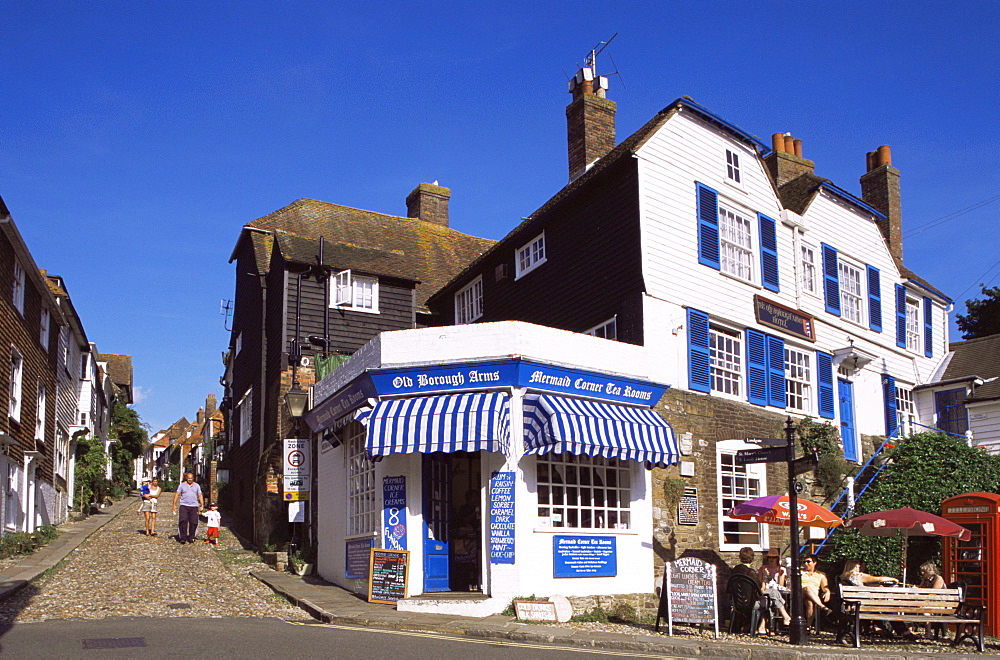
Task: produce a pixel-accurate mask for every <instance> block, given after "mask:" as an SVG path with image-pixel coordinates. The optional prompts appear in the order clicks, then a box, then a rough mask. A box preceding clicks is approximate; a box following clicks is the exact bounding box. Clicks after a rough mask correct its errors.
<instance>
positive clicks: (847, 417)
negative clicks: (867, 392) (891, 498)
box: [837, 378, 858, 462]
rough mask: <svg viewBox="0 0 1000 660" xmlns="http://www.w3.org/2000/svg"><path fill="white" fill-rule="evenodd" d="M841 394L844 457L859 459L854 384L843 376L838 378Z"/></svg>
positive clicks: (841, 429)
mask: <svg viewBox="0 0 1000 660" xmlns="http://www.w3.org/2000/svg"><path fill="white" fill-rule="evenodd" d="M837 386H838V387H837V391H838V393H839V394H840V439H841V440H842V441H843V443H844V458H846V459H847V460H849V461H855V462H857V460H858V441H857V435H856V433H855V431H854V385H853V384H852V383H850V382H849V381H846V380H844V379H842V378H838V379H837Z"/></svg>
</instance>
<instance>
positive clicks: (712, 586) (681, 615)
mask: <svg viewBox="0 0 1000 660" xmlns="http://www.w3.org/2000/svg"><path fill="white" fill-rule="evenodd" d="M716 589H717V587H716V582H715V566H714V565H712V564H709V563H708V562H707V561H704V560H701V559H698V558H696V557H681V558H680V559H678V560H677V561H673V562H667V565H666V570H665V572H664V573H663V586H662V588H661V589H660V606H659V609H658V610H657V613H656V631H657V632H659V631H660V619H666V621H667V629H668V634H670V635H673V634H674V622H675V621H676V622H678V623H697V624H712V625H714V627H715V637H716V638H718V637H719V611H718V608H717V606H716V604H717V602H718V597H717V596H718V594H717V593H716Z"/></svg>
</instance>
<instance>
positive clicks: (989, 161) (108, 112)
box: [0, 0, 1000, 430]
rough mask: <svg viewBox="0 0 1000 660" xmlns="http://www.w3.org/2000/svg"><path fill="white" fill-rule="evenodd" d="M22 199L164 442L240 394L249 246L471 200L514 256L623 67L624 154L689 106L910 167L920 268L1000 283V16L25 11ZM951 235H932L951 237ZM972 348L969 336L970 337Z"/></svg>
mask: <svg viewBox="0 0 1000 660" xmlns="http://www.w3.org/2000/svg"><path fill="white" fill-rule="evenodd" d="M3 15H4V20H3V25H4V47H3V52H2V54H0V85H2V89H3V91H4V102H3V106H2V107H3V112H2V115H0V117H2V118H0V154H2V160H0V195H2V196H3V198H4V200H5V201H6V202H7V205H8V207H9V208H10V210H11V213H12V215H13V218H14V221H15V222H16V223H17V225H18V227H19V229H20V231H21V233H22V234H23V236H24V238H25V240H26V242H27V244H28V247H29V249H30V250H31V251H32V254H33V255H34V257H35V260H36V262H37V263H38V265H39V267H41V268H46V269H48V270H49V271H50V272H53V273H57V274H59V275H62V276H63V277H64V278H65V280H66V283H67V286H68V288H69V291H70V294H71V296H72V297H73V301H74V304H75V305H76V308H77V310H78V311H79V313H80V314H81V316H82V318H83V322H84V325H85V328H86V331H87V334H88V336H89V337H90V339H91V340H92V341H94V342H96V343H97V345H98V347H99V349H100V350H102V351H104V352H108V353H128V354H131V355H132V356H133V362H134V366H135V381H136V385H137V387H138V390H139V393H140V400H139V402H138V404H137V406H136V407H137V409H138V410H139V412H140V414H141V415H142V417H143V419H144V420H145V421H146V422H147V423H149V424H150V425H151V426H152V427H153V429H154V430H156V429H159V428H163V427H166V426H167V425H169V424H170V423H172V422H173V421H175V420H176V419H178V418H180V417H181V416H182V415H185V416H187V417H188V418H189V419H190V418H193V415H194V413H195V412H196V411H197V410H198V408H199V407H200V406H201V405H202V404H203V402H204V399H205V395H206V394H209V393H215V394H217V395H220V396H221V387H220V386H219V384H218V379H219V376H220V375H221V373H222V363H221V354H222V352H223V351H224V350H225V348H226V346H227V343H228V333H227V332H226V331H225V329H224V327H223V322H224V318H223V317H222V316H221V315H220V314H219V303H220V300H223V299H232V297H233V277H234V271H233V267H232V266H231V265H230V264H229V263H228V259H229V255H230V253H231V251H232V248H233V245H234V243H235V240H236V237H237V235H238V232H239V229H240V227H241V226H242V225H243V224H244V223H246V222H249V221H250V220H253V219H255V218H257V217H260V216H262V215H266V214H267V213H270V212H271V211H274V210H276V209H278V208H281V207H283V206H285V205H287V204H289V203H290V202H292V201H294V200H296V199H299V198H302V197H311V198H315V199H320V200H324V201H329V202H335V203H339V204H345V205H348V206H355V207H359V208H364V209H369V210H373V211H379V212H383V213H392V214H397V215H405V214H406V206H405V198H406V195H407V194H408V193H409V192H410V191H411V190H412V189H413V188H414V187H415V186H416V185H417V184H418V183H420V182H431V181H435V180H436V181H439V182H440V183H441V185H444V186H448V187H449V188H451V190H452V200H451V223H452V227H454V228H455V229H457V230H459V231H463V232H466V233H469V234H474V235H478V236H484V237H488V238H500V237H501V236H503V235H504V234H505V233H506V232H507V231H509V230H510V229H511V228H513V227H514V226H515V225H516V224H517V223H518V222H519V219H520V218H521V217H522V216H526V215H528V214H530V213H531V212H532V211H534V210H535V209H536V208H537V207H539V206H540V205H541V204H542V203H543V202H544V201H545V200H546V199H548V198H549V197H550V196H551V195H553V194H554V193H555V192H557V191H558V190H559V189H560V188H561V187H562V186H563V185H564V184H565V183H566V179H567V165H566V144H565V115H564V108H565V105H566V104H567V103H568V102H569V94H568V93H567V91H566V79H567V76H569V75H572V74H573V73H574V72H575V70H576V69H577V68H578V67H579V66H580V65H582V64H583V61H584V57H585V56H586V54H587V52H588V51H589V50H590V49H591V48H592V47H593V46H595V45H597V44H598V43H599V42H601V41H604V40H607V39H608V38H610V37H611V36H612V35H614V34H615V33H617V34H618V36H617V38H616V39H615V40H614V42H613V43H612V44H611V45H610V47H609V48H608V49H607V50H606V51H605V54H610V56H611V58H613V62H612V60H611V59H610V58H608V57H601V58H599V60H598V66H599V69H601V72H602V73H606V72H609V71H610V70H613V69H614V68H617V70H618V71H619V72H620V74H621V75H620V76H615V77H613V78H612V80H611V92H610V93H609V96H610V97H611V98H613V99H614V100H615V101H616V102H617V103H618V117H617V121H618V137H619V140H621V139H623V138H625V137H626V136H628V135H629V134H631V133H632V132H634V131H635V130H637V129H638V128H639V127H640V126H641V125H642V124H643V123H645V122H646V121H647V120H648V119H649V118H650V117H652V116H653V115H654V114H655V113H656V112H658V111H659V110H660V109H662V108H663V107H664V106H666V105H668V104H669V103H670V102H671V101H672V100H673V99H675V98H677V97H679V96H683V95H687V96H691V97H692V98H694V99H695V100H696V101H698V102H699V103H701V104H703V105H705V106H707V107H708V108H709V109H711V110H712V111H714V112H715V113H717V114H719V115H721V116H722V117H724V118H725V119H727V120H728V121H730V122H732V123H734V124H736V125H738V126H740V127H741V128H743V129H745V130H747V131H749V132H751V133H753V134H755V135H757V136H758V137H760V138H761V139H762V140H763V141H764V142H765V143H768V144H769V143H770V139H769V136H770V135H771V134H772V133H775V132H779V131H781V132H783V131H789V132H791V133H792V134H793V135H795V136H796V137H799V138H801V139H802V140H803V153H804V155H805V157H806V158H809V159H811V160H814V161H815V162H816V173H817V174H819V175H821V176H824V177H827V178H829V179H831V180H832V181H833V182H834V183H836V184H837V185H839V186H841V187H842V188H845V189H846V190H848V191H850V192H852V193H855V194H859V193H860V187H859V184H858V178H859V177H860V176H861V174H863V172H864V163H865V160H864V157H865V153H866V152H867V151H871V150H873V149H875V148H876V147H878V146H879V145H881V144H889V145H891V147H892V153H893V164H894V165H895V166H896V167H897V168H899V170H900V171H901V172H902V189H903V226H904V236H905V237H906V240H905V244H904V250H905V260H906V264H907V266H908V267H910V268H911V269H912V270H914V271H915V272H917V273H918V274H920V275H921V276H922V277H924V278H925V279H927V280H929V281H930V282H931V283H933V284H935V285H936V286H938V287H939V288H941V289H943V290H944V291H945V292H946V293H948V294H949V295H950V296H951V297H952V298H955V299H956V301H958V305H957V311H964V304H963V303H964V300H966V299H967V298H970V297H972V296H973V295H975V294H976V293H977V292H978V283H979V282H986V283H987V284H989V283H993V284H994V285H995V284H997V283H1000V261H998V259H1000V223H998V221H997V220H998V213H1000V165H998V164H1000V158H998V155H997V152H998V150H1000V130H998V108H1000V85H998V80H1000V63H998V55H997V52H998V49H997V43H998V38H1000V3H997V2H993V1H985V0H984V1H982V2H965V1H962V0H959V1H952V2H947V3H945V2H933V3H931V2H920V1H917V2H905V3H904V2H877V1H868V2H826V3H819V2H769V1H759V2H754V3H746V2H686V3H678V2H662V1H661V2H617V3H607V2H606V3H595V2H586V1H580V0H577V1H575V2H517V1H515V2H504V3H493V4H491V5H489V6H487V5H486V3H471V2H433V1H431V2H421V3H415V2H414V3H402V2H381V3H353V2H352V3H343V2H330V1H327V2H266V3H265V2H239V3H237V2H213V3H208V2H172V1H163V2H116V1H105V2H55V1H38V2H29V1H25V0H7V1H6V2H5V3H4V9H3ZM942 219H945V220H944V221H943V222H940V223H938V224H933V223H935V221H939V220H942ZM952 338H953V339H959V336H958V334H957V332H953V335H952Z"/></svg>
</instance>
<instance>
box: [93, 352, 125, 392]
mask: <svg viewBox="0 0 1000 660" xmlns="http://www.w3.org/2000/svg"><path fill="white" fill-rule="evenodd" d="M97 359H98V360H100V361H101V362H107V364H108V375H109V376H111V382H112V383H114V384H115V385H118V386H126V387H131V386H132V356H131V355H115V354H113V353H99V354H98V358H97Z"/></svg>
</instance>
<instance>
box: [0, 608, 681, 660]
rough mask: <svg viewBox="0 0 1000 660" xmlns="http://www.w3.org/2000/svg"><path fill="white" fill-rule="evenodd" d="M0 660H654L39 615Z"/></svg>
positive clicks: (433, 637) (319, 628)
mask: <svg viewBox="0 0 1000 660" xmlns="http://www.w3.org/2000/svg"><path fill="white" fill-rule="evenodd" d="M0 654H2V657H4V658H32V659H36V658H101V659H103V658H180V657H184V658H204V657H213V658H359V657H360V658H404V657H405V658H407V660H411V659H420V658H428V659H434V660H438V659H439V658H477V659H479V658H482V659H493V658H496V659H497V660H507V659H514V658H517V659H518V660H521V659H523V658H538V659H540V660H580V659H582V658H607V657H618V658H653V657H656V658H662V657H664V656H652V655H648V654H629V653H622V652H621V651H614V652H612V651H601V650H583V649H568V648H566V647H558V646H546V645H539V644H522V643H518V642H507V641H496V640H476V639H467V638H461V637H451V636H446V635H439V634H433V633H422V632H412V631H399V630H372V629H371V628H355V627H351V626H335V625H330V624H320V623H313V624H307V623H301V624H294V623H288V622H284V621H281V620H279V619H247V618H222V619H205V618H198V619H185V618H174V619H151V618H124V619H114V618H108V619H102V620H100V621H42V622H37V623H25V624H18V625H16V626H14V627H13V628H12V629H11V630H9V631H8V632H6V633H5V634H4V635H3V636H2V637H0Z"/></svg>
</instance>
